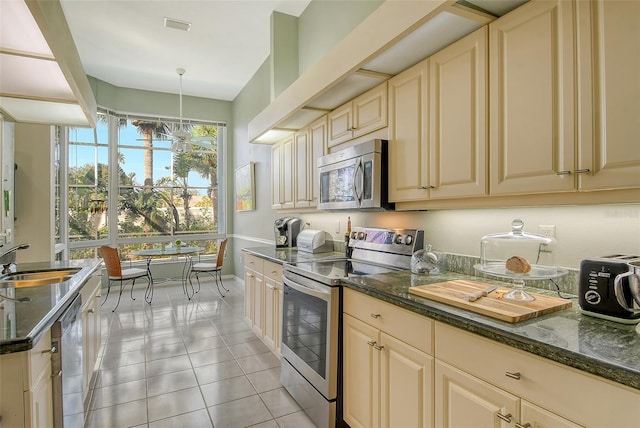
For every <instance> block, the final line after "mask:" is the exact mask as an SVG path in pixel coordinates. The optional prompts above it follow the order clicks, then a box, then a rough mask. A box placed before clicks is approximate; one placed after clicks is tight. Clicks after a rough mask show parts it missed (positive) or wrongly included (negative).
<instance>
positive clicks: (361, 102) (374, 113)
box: [353, 82, 387, 138]
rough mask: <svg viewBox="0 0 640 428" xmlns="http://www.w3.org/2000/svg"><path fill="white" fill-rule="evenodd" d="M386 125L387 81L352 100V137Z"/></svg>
mask: <svg viewBox="0 0 640 428" xmlns="http://www.w3.org/2000/svg"><path fill="white" fill-rule="evenodd" d="M385 126H387V82H384V83H383V84H381V85H378V86H376V87H375V88H373V89H371V90H370V91H367V92H365V93H364V94H362V95H360V96H359V97H357V98H355V99H354V100H353V138H356V137H359V136H361V135H365V134H368V133H370V132H373V131H375V130H376V129H380V128H384V127H385Z"/></svg>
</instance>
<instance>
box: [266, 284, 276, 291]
mask: <svg viewBox="0 0 640 428" xmlns="http://www.w3.org/2000/svg"><path fill="white" fill-rule="evenodd" d="M267 288H268V289H269V290H273V289H274V288H275V287H274V286H273V285H271V284H267Z"/></svg>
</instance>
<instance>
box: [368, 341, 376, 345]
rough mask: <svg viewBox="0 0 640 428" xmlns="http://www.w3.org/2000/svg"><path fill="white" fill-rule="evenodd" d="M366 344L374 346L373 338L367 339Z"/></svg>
mask: <svg viewBox="0 0 640 428" xmlns="http://www.w3.org/2000/svg"><path fill="white" fill-rule="evenodd" d="M367 345H369V346H376V342H374V341H373V340H368V341H367Z"/></svg>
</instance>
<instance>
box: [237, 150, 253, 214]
mask: <svg viewBox="0 0 640 428" xmlns="http://www.w3.org/2000/svg"><path fill="white" fill-rule="evenodd" d="M253 169H254V163H253V162H249V163H248V164H246V165H244V166H241V167H240V168H238V169H236V183H235V185H236V187H235V189H236V211H252V210H255V209H256V194H255V181H254V175H253Z"/></svg>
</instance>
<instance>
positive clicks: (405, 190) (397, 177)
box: [389, 61, 429, 202]
mask: <svg viewBox="0 0 640 428" xmlns="http://www.w3.org/2000/svg"><path fill="white" fill-rule="evenodd" d="M427 67H428V61H427V62H423V63H420V64H417V65H415V66H413V67H411V68H410V69H408V70H406V71H404V72H402V73H400V74H398V75H397V76H395V77H393V78H392V79H390V80H389V140H390V141H389V201H391V202H404V201H421V200H426V199H429V187H428V186H429V171H428V164H429V148H428V146H427V129H426V123H427V118H428V116H427V83H428V82H427V76H428V72H429V70H428V68H427Z"/></svg>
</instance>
